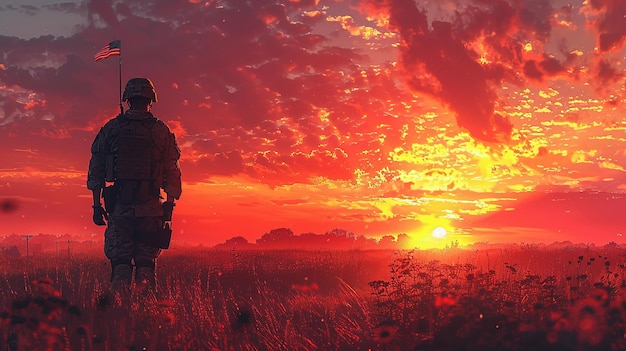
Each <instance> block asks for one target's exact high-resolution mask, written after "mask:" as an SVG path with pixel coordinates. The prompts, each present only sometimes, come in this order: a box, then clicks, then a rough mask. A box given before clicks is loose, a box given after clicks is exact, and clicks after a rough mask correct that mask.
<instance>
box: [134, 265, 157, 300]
mask: <svg viewBox="0 0 626 351" xmlns="http://www.w3.org/2000/svg"><path fill="white" fill-rule="evenodd" d="M154 266H155V264H154V261H138V262H135V268H136V269H135V287H136V288H137V290H138V291H141V292H146V293H147V292H154V291H155V290H156V274H155V271H154Z"/></svg>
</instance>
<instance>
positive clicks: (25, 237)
mask: <svg viewBox="0 0 626 351" xmlns="http://www.w3.org/2000/svg"><path fill="white" fill-rule="evenodd" d="M21 237H22V238H24V239H26V257H28V240H30V238H33V237H34V235H30V234H27V235H22V236H21Z"/></svg>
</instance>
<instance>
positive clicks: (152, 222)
mask: <svg viewBox="0 0 626 351" xmlns="http://www.w3.org/2000/svg"><path fill="white" fill-rule="evenodd" d="M140 218H141V220H140V222H139V223H138V228H137V229H138V231H140V232H141V234H140V235H141V236H142V238H143V240H138V241H137V242H136V245H135V253H134V259H135V268H136V269H135V284H136V286H137V288H138V289H146V288H147V289H148V290H153V291H154V290H156V287H157V286H156V272H155V268H156V259H157V257H158V256H159V254H160V253H161V249H159V248H158V247H154V246H153V245H151V244H150V240H149V239H146V238H150V237H151V236H154V235H157V234H158V229H159V227H160V226H161V225H163V224H162V223H163V221H162V219H161V217H140Z"/></svg>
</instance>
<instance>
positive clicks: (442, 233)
mask: <svg viewBox="0 0 626 351" xmlns="http://www.w3.org/2000/svg"><path fill="white" fill-rule="evenodd" d="M431 235H432V236H433V238H435V239H445V237H446V236H447V235H448V231H447V230H446V229H445V228H443V227H437V228H435V229H434V230H433V232H432V234H431Z"/></svg>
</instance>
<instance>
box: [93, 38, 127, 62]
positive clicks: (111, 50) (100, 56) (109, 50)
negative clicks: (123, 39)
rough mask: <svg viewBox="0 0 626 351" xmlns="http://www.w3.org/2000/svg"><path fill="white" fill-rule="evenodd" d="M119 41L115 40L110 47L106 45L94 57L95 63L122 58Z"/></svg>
mask: <svg viewBox="0 0 626 351" xmlns="http://www.w3.org/2000/svg"><path fill="white" fill-rule="evenodd" d="M120 44H121V43H120V41H119V40H113V41H112V42H110V43H109V44H108V45H105V46H104V47H103V48H102V49H100V51H98V52H97V53H96V54H95V55H94V57H93V60H94V61H96V62H97V61H100V60H104V59H106V58H109V57H111V56H120V54H121V45H120Z"/></svg>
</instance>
